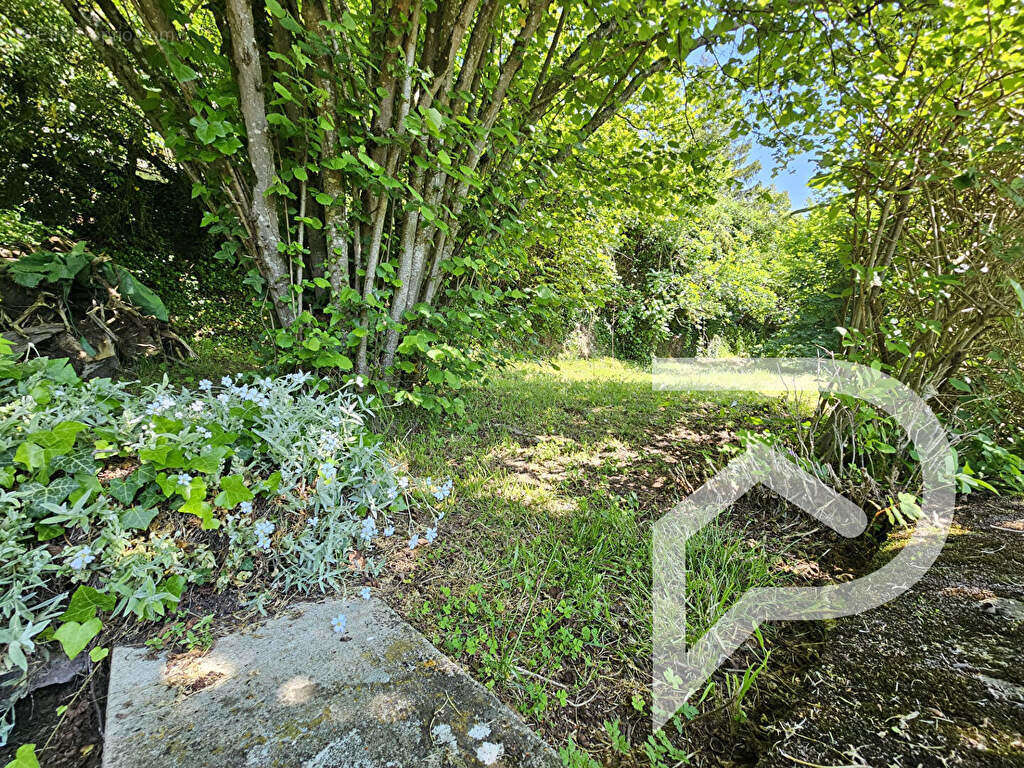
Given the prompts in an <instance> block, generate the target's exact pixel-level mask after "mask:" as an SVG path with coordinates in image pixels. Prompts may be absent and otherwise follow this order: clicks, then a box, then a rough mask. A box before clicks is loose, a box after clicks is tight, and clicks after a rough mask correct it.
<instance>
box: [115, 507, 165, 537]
mask: <svg viewBox="0 0 1024 768" xmlns="http://www.w3.org/2000/svg"><path fill="white" fill-rule="evenodd" d="M159 511H160V510H158V509H157V508H156V507H147V508H143V507H132V508H131V509H126V510H124V511H123V512H122V513H121V514H120V515H119V516H118V517H119V519H120V520H121V525H122V527H124V528H128V529H134V530H137V531H145V530H146V529H148V528H149V524H150V523H152V522H153V518H154V517H156V516H157V514H158V513H159Z"/></svg>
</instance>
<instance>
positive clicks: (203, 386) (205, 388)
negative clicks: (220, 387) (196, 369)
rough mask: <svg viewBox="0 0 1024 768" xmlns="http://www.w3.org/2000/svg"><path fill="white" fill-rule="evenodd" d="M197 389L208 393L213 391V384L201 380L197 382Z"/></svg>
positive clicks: (207, 380)
mask: <svg viewBox="0 0 1024 768" xmlns="http://www.w3.org/2000/svg"><path fill="white" fill-rule="evenodd" d="M199 388H200V389H201V390H203V391H205V392H209V391H210V390H211V389H213V382H212V381H210V380H209V379H201V380H200V382H199Z"/></svg>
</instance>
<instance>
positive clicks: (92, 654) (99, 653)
mask: <svg viewBox="0 0 1024 768" xmlns="http://www.w3.org/2000/svg"><path fill="white" fill-rule="evenodd" d="M109 655H110V649H109V648H103V647H101V646H98V645H97V646H96V647H95V648H93V649H92V650H91V651H89V660H90V661H91V662H92V663H93V664H97V663H99V662H101V661H103V660H104V659H105V658H107V656H109Z"/></svg>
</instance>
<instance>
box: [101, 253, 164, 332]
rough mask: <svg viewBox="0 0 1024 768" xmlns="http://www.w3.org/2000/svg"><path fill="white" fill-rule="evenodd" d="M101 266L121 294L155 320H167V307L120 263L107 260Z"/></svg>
mask: <svg viewBox="0 0 1024 768" xmlns="http://www.w3.org/2000/svg"><path fill="white" fill-rule="evenodd" d="M103 267H104V271H105V272H106V273H107V276H108V279H110V280H112V281H114V282H116V283H117V289H118V291H120V292H121V295H122V296H124V297H126V298H127V299H128V300H129V301H131V302H132V303H133V304H135V305H137V306H138V307H139V308H140V309H142V310H143V311H144V312H146V314H148V315H152V316H153V317H155V318H156V319H157V320H160V321H162V322H165V323H166V322H167V321H168V319H169V317H168V314H167V307H166V306H164V303H163V301H161V300H160V297H159V296H157V295H156V294H155V293H154V292H153V291H152V290H151V289H150V288H147V287H146V286H145V285H143V284H142V283H140V282H139V281H138V280H136V279H135V276H134V275H132V273H131V272H129V271H128V270H127V269H125V268H124V267H122V266H121V265H120V264H114V263H112V262H109V261H108V262H106V263H104V265H103Z"/></svg>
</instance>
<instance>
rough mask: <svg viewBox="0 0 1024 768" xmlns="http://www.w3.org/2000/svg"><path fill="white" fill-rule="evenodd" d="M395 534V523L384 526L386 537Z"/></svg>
mask: <svg viewBox="0 0 1024 768" xmlns="http://www.w3.org/2000/svg"><path fill="white" fill-rule="evenodd" d="M394 535H395V526H393V525H387V526H384V538H385V539H387V538H390V537H392V536H394Z"/></svg>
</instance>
